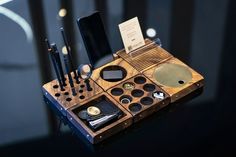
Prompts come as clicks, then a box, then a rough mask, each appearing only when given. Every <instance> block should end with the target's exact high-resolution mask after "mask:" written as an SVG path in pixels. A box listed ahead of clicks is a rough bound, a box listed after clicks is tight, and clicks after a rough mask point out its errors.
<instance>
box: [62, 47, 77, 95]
mask: <svg viewBox="0 0 236 157" xmlns="http://www.w3.org/2000/svg"><path fill="white" fill-rule="evenodd" d="M62 53H63V58H64V62H65V68H66V72H67V75H68V78H69V83H70V87H71V90H72V95H73V96H75V95H77V94H76V91H75V86H74V82H73V79H72V76H71V73H70V65H69V61H68V52H67V51H63V52H62Z"/></svg>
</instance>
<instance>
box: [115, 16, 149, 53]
mask: <svg viewBox="0 0 236 157" xmlns="http://www.w3.org/2000/svg"><path fill="white" fill-rule="evenodd" d="M119 29H120V34H121V38H122V41H123V44H124V47H125V51H126V53H129V52H131V51H133V50H135V49H137V48H140V47H142V46H143V45H145V42H144V38H143V34H142V31H141V28H140V24H139V21H138V18H137V17H134V18H132V19H130V20H128V21H125V22H123V23H121V24H119Z"/></svg>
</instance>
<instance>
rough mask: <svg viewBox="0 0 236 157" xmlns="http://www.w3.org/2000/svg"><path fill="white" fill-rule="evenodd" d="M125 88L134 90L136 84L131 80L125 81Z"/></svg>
mask: <svg viewBox="0 0 236 157" xmlns="http://www.w3.org/2000/svg"><path fill="white" fill-rule="evenodd" d="M123 87H124V89H125V90H133V89H134V84H133V83H131V82H127V83H124V85H123Z"/></svg>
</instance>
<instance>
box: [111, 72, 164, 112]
mask: <svg viewBox="0 0 236 157" xmlns="http://www.w3.org/2000/svg"><path fill="white" fill-rule="evenodd" d="M128 82H129V83H130V82H131V83H134V85H135V88H134V89H133V90H125V89H124V87H123V84H125V83H128ZM117 89H119V90H122V92H120V93H119V94H114V91H116V90H117ZM156 90H158V87H157V86H156V85H155V84H154V83H152V82H151V81H149V80H148V79H146V78H145V77H143V76H141V75H138V76H136V77H134V78H132V79H130V80H127V81H126V82H124V83H122V84H119V85H118V86H116V87H115V88H113V89H112V90H111V94H112V95H113V96H114V97H116V98H117V99H118V100H119V102H120V103H121V104H122V105H123V106H125V107H126V108H127V109H129V110H130V111H131V112H133V113H138V112H139V111H141V110H142V109H144V108H147V107H149V106H151V105H153V104H155V103H156V102H158V101H159V100H157V99H154V98H153V97H152V92H154V91H156ZM140 91H141V92H140ZM127 98H128V99H129V98H131V99H129V101H127V100H126V99H127ZM135 99H136V100H135ZM121 101H122V102H124V103H122V102H121Z"/></svg>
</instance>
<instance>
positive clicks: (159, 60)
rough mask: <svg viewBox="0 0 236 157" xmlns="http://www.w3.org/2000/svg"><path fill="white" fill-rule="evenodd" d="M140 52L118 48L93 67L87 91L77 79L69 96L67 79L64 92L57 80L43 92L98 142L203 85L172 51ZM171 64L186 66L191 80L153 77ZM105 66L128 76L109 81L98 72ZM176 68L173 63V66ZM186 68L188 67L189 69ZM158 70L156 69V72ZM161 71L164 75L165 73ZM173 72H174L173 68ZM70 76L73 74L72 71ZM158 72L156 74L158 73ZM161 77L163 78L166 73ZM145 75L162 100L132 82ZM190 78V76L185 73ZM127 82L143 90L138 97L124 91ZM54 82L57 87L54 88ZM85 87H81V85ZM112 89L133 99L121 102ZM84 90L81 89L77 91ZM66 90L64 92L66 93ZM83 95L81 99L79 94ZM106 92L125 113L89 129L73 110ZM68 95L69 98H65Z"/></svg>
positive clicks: (154, 49)
mask: <svg viewBox="0 0 236 157" xmlns="http://www.w3.org/2000/svg"><path fill="white" fill-rule="evenodd" d="M145 41H146V44H148V43H151V41H150V40H145ZM142 51H143V52H141V51H139V52H138V54H136V56H135V57H133V58H131V57H130V55H128V54H126V53H125V52H124V50H121V51H118V52H117V53H116V54H115V56H116V57H115V60H113V61H111V62H109V63H107V64H105V65H103V66H102V67H99V68H97V69H95V70H94V71H93V73H92V76H91V78H90V85H91V87H92V88H93V90H92V91H90V92H88V91H86V85H85V83H84V82H83V80H80V82H81V83H80V84H76V83H75V80H74V84H75V89H76V93H77V95H76V96H73V95H72V92H71V88H70V85H69V83H68V78H67V81H66V84H67V86H66V87H65V91H60V88H59V85H58V82H57V80H53V81H51V82H49V83H47V84H45V85H44V86H43V94H44V95H45V96H46V97H47V98H48V99H49V101H51V102H52V104H54V106H55V107H57V108H58V110H59V111H60V112H61V113H62V114H63V115H64V116H66V117H67V119H68V120H69V121H70V122H71V123H72V124H73V125H74V126H75V127H76V128H77V129H78V130H79V131H80V132H81V133H82V134H83V135H84V136H85V138H87V140H89V141H90V142H91V143H98V142H100V141H102V140H104V139H106V138H108V137H109V136H111V135H113V134H115V133H116V132H118V131H121V130H123V129H125V128H126V127H128V126H130V125H131V124H132V123H133V122H137V121H139V120H141V119H143V118H145V117H147V116H148V115H150V114H152V113H154V112H155V111H158V110H159V109H161V108H163V107H165V106H167V105H168V104H170V103H172V102H175V101H177V100H179V99H181V98H183V97H184V96H186V95H188V94H190V93H193V92H194V91H196V90H197V89H199V88H201V87H203V85H204V82H203V81H204V78H203V77H202V76H201V75H200V74H199V73H197V72H196V71H194V70H193V69H192V68H190V67H189V66H187V65H186V64H184V63H183V62H181V61H180V60H178V59H177V58H174V57H173V56H172V55H171V54H169V53H168V52H167V51H165V50H164V49H163V48H161V47H159V46H157V45H152V46H151V47H149V46H148V47H147V48H145V49H142ZM167 63H168V64H172V66H173V65H181V67H183V66H184V67H185V69H187V71H189V72H190V76H191V77H190V78H191V79H190V81H189V82H187V83H185V84H183V85H178V87H173V86H172V87H170V86H166V85H164V84H161V83H160V82H158V81H157V80H156V79H155V78H154V75H153V74H154V71H155V70H156V69H157V68H158V69H161V68H162V67H164V66H163V65H166V64H167ZM108 66H120V67H123V68H124V69H126V72H127V75H126V77H125V78H124V79H122V80H120V81H117V82H109V81H106V80H104V79H102V78H101V74H100V73H101V71H102V70H103V69H104V68H106V67H108ZM174 67H175V66H174ZM188 69H189V70H188ZM158 72H159V71H158ZM165 73H166V75H168V74H169V73H171V72H170V71H165ZM165 73H164V74H165ZM175 73H176V71H175ZM71 74H72V76H73V73H71ZM157 74H158V73H157ZM166 75H164V77H163V80H166V78H165V76H166ZM180 75H181V73H178V72H177V73H176V76H175V74H174V76H173V77H172V78H175V77H178V76H180ZM139 76H142V77H145V78H146V82H145V83H144V84H148V83H149V84H154V85H155V91H161V92H163V93H165V96H166V97H165V99H164V100H157V99H154V98H153V97H152V93H153V91H151V92H147V91H144V90H143V87H144V84H137V83H135V81H134V79H135V78H136V77H139ZM188 77H189V76H188ZM126 82H131V83H134V84H135V89H140V90H142V91H143V93H144V94H143V95H142V96H141V97H135V96H133V95H132V91H131V90H125V89H124V88H123V84H124V83H126ZM55 85H56V86H57V88H55ZM81 85H82V86H84V87H81ZM114 88H121V89H123V91H124V93H123V94H122V95H129V96H131V97H132V102H131V103H129V104H125V105H124V104H122V103H121V102H120V98H121V96H122V95H119V96H115V95H113V94H112V92H111V91H112V90H113V89H114ZM80 90H83V92H79V91H80ZM66 93H67V94H66ZM82 95H83V96H84V98H83V99H81V97H80V96H82ZM102 95H105V96H107V97H108V98H109V99H110V100H111V101H112V102H113V103H114V104H115V105H116V106H118V107H119V108H120V109H121V110H122V111H123V112H124V113H125V116H124V117H122V118H121V119H119V120H117V121H115V122H113V123H112V124H109V125H107V126H105V127H104V128H101V129H99V130H98V131H92V130H91V129H90V128H89V127H88V126H87V125H85V123H84V122H83V121H82V120H80V119H79V118H78V117H77V116H76V115H75V114H74V113H73V112H72V111H73V110H74V109H75V108H77V107H79V106H83V105H86V104H88V103H89V102H90V101H92V100H94V99H96V98H98V97H100V96H102ZM143 97H149V98H152V99H153V103H152V104H151V105H142V104H141V99H142V98H143ZM69 98H71V100H70V101H68V99H69ZM133 103H140V104H141V110H139V111H137V112H133V111H131V110H130V108H129V105H131V104H133Z"/></svg>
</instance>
